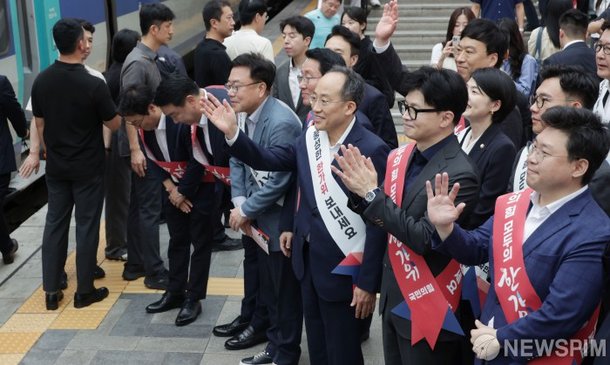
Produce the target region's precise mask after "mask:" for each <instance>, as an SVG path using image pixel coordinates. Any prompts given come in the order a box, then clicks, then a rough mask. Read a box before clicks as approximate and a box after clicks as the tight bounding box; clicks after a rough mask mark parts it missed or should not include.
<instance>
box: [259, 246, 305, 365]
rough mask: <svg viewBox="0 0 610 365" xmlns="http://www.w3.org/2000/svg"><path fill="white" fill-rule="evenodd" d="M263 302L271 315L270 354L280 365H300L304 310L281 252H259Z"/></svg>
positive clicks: (297, 289)
mask: <svg viewBox="0 0 610 365" xmlns="http://www.w3.org/2000/svg"><path fill="white" fill-rule="evenodd" d="M258 260H259V261H258V262H259V268H260V278H261V283H260V288H261V289H260V293H261V299H262V301H263V303H264V304H265V306H266V307H267V311H268V313H269V323H270V326H269V328H268V329H267V338H268V339H269V344H268V345H267V352H268V353H269V354H271V355H272V357H273V362H274V363H275V364H277V365H298V363H299V358H300V356H301V333H302V332H303V306H302V301H301V291H300V287H299V282H298V281H297V279H296V277H295V276H294V271H293V270H292V264H291V262H290V259H289V258H288V257H286V256H284V254H282V253H281V252H272V251H271V252H269V255H267V254H266V253H265V252H264V251H263V250H262V249H260V248H259V249H258Z"/></svg>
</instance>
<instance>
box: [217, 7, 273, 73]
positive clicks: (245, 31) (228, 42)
mask: <svg viewBox="0 0 610 365" xmlns="http://www.w3.org/2000/svg"><path fill="white" fill-rule="evenodd" d="M238 14H239V23H240V24H241V28H240V29H239V30H237V31H235V32H233V34H232V35H231V36H230V37H228V38H225V40H224V42H223V44H224V46H225V47H227V54H228V55H229V57H230V58H231V60H234V59H235V58H236V57H237V56H239V55H241V54H244V53H250V52H254V53H260V54H262V55H263V56H265V58H266V59H268V60H269V61H271V62H272V63H274V64H275V58H274V54H273V46H272V45H271V41H270V40H269V39H267V38H265V37H263V36H261V34H262V33H263V30H264V29H265V23H266V22H267V20H268V19H269V16H268V15H267V5H266V4H265V1H263V0H242V1H241V2H240V3H239V11H238Z"/></svg>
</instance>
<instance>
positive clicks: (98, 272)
mask: <svg viewBox="0 0 610 365" xmlns="http://www.w3.org/2000/svg"><path fill="white" fill-rule="evenodd" d="M105 276H106V272H105V271H104V269H102V268H101V267H99V266H98V265H95V270H93V278H94V279H96V280H97V279H102V278H104V277H105Z"/></svg>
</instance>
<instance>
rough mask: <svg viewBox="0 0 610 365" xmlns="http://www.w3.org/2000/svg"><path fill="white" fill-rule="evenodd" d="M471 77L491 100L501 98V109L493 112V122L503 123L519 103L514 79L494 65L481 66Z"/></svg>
mask: <svg viewBox="0 0 610 365" xmlns="http://www.w3.org/2000/svg"><path fill="white" fill-rule="evenodd" d="M471 77H472V78H473V79H474V81H476V83H477V86H478V87H479V89H481V91H482V92H484V93H485V94H486V95H487V96H489V98H490V99H491V100H500V102H501V104H500V109H498V110H497V111H496V112H495V113H493V115H492V117H491V120H492V123H501V122H502V121H503V120H504V118H506V116H507V115H508V114H509V113H510V112H512V111H513V109H515V105H516V103H517V88H516V87H515V83H514V81H513V80H511V78H510V76H508V75H507V74H506V73H505V72H504V71H502V70H500V69H497V68H493V67H485V68H480V69H478V70H476V71H474V72H473V73H472V76H471Z"/></svg>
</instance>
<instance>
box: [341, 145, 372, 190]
mask: <svg viewBox="0 0 610 365" xmlns="http://www.w3.org/2000/svg"><path fill="white" fill-rule="evenodd" d="M341 153H342V155H343V156H339V155H338V154H336V153H335V159H336V160H337V163H338V164H339V167H340V168H341V169H340V170H339V169H338V168H336V167H335V166H331V169H332V171H333V172H334V173H335V174H337V176H339V177H340V178H341V180H342V181H343V183H344V184H345V186H346V187H347V188H348V189H349V191H351V192H353V193H354V194H357V195H358V196H359V197H361V198H364V195H366V193H367V192H368V191H371V190H373V189H375V188H376V187H377V171H375V166H374V165H373V162H372V161H371V159H370V158H366V157H365V156H363V155H362V154H361V153H360V150H359V149H358V147H354V146H352V145H351V144H349V145H348V147H347V148H346V147H345V146H341Z"/></svg>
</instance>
